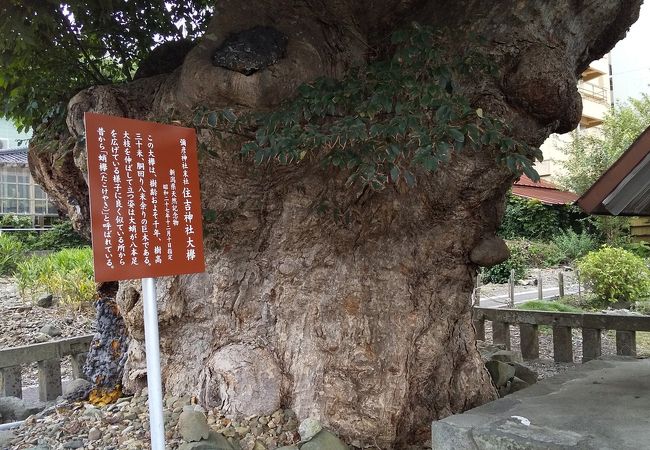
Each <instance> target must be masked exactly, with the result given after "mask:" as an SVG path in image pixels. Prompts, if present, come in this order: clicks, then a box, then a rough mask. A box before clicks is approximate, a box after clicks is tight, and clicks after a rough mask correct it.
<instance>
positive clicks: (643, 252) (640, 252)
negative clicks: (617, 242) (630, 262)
mask: <svg viewBox="0 0 650 450" xmlns="http://www.w3.org/2000/svg"><path fill="white" fill-rule="evenodd" d="M622 247H623V248H624V249H625V250H627V251H628V252H632V253H634V254H635V255H636V256H639V257H641V258H646V259H647V258H650V245H648V243H647V242H629V243H627V244H623V245H622Z"/></svg>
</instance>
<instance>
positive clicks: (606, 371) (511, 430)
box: [432, 358, 650, 450]
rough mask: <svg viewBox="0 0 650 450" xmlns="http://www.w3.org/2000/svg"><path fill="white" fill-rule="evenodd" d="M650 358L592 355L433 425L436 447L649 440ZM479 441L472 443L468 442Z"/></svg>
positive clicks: (626, 446)
mask: <svg viewBox="0 0 650 450" xmlns="http://www.w3.org/2000/svg"><path fill="white" fill-rule="evenodd" d="M648 411H650V360H648V359H633V358H613V359H607V360H602V359H598V360H592V361H590V362H588V363H585V364H582V365H581V366H577V367H575V368H573V369H570V370H568V371H566V372H564V373H562V374H559V375H557V376H555V377H552V378H547V379H545V380H542V381H540V382H539V383H537V384H535V385H533V386H531V387H529V388H526V389H524V390H521V391H519V392H516V393H514V394H511V395H509V396H508V397H506V398H502V399H499V400H496V401H493V402H490V403H488V404H485V405H483V406H479V407H478V408H474V409H471V410H469V411H466V412H465V413H463V414H457V415H454V416H450V417H447V418H446V419H443V420H441V421H437V422H434V423H433V425H432V448H433V449H437V450H451V449H457V448H459V447H458V445H459V443H464V447H467V448H470V449H473V448H476V449H477V450H491V449H501V448H508V449H529V448H530V449H542V448H549V449H551V448H552V449H599V450H605V449H612V450H613V449H616V450H637V449H640V448H648V447H647V446H648V442H650V414H648ZM470 444H471V445H473V446H474V447H472V446H471V445H470Z"/></svg>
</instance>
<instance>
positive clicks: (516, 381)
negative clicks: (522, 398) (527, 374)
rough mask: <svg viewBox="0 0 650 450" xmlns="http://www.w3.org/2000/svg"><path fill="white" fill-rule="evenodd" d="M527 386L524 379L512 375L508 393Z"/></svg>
mask: <svg viewBox="0 0 650 450" xmlns="http://www.w3.org/2000/svg"><path fill="white" fill-rule="evenodd" d="M528 386H530V384H529V383H526V382H525V381H524V380H522V379H520V378H517V377H514V378H513V379H512V384H511V385H510V392H508V393H509V394H512V393H513V392H517V391H521V390H522V389H526V388H527V387H528Z"/></svg>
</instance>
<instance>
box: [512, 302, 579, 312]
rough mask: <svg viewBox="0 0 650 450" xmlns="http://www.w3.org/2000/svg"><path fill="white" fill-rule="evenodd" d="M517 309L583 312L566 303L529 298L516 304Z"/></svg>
mask: <svg viewBox="0 0 650 450" xmlns="http://www.w3.org/2000/svg"><path fill="white" fill-rule="evenodd" d="M517 309H526V310H530V311H551V312H572V313H580V312H583V311H582V310H581V309H579V308H576V307H574V306H570V305H566V304H564V303H560V302H549V301H545V300H531V301H529V302H526V303H522V304H521V305H518V306H517Z"/></svg>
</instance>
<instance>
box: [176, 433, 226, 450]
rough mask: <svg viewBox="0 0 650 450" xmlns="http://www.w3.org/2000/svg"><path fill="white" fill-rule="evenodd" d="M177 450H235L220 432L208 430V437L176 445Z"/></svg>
mask: <svg viewBox="0 0 650 450" xmlns="http://www.w3.org/2000/svg"><path fill="white" fill-rule="evenodd" d="M178 450H235V449H234V448H233V446H232V445H231V444H230V442H228V439H226V438H225V437H224V436H223V435H222V434H219V433H217V432H216V431H210V435H209V436H208V439H203V440H201V441H199V442H186V443H184V444H181V445H180V446H179V447H178Z"/></svg>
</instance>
